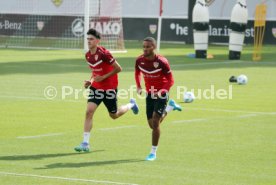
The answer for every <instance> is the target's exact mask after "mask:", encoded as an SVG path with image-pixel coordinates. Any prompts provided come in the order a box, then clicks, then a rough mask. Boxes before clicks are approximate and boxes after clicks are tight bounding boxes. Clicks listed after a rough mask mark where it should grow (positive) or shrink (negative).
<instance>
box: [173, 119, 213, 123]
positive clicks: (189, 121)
mask: <svg viewBox="0 0 276 185" xmlns="http://www.w3.org/2000/svg"><path fill="white" fill-rule="evenodd" d="M207 120H208V119H188V120H185V119H184V120H177V121H173V122H172V123H192V122H201V121H207Z"/></svg>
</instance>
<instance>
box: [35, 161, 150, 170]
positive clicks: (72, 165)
mask: <svg viewBox="0 0 276 185" xmlns="http://www.w3.org/2000/svg"><path fill="white" fill-rule="evenodd" d="M144 161H145V160H141V159H122V160H110V161H95V162H83V163H53V164H49V165H46V166H45V167H42V168H34V169H36V170H43V169H54V168H82V167H91V166H104V165H116V164H125V163H138V162H144Z"/></svg>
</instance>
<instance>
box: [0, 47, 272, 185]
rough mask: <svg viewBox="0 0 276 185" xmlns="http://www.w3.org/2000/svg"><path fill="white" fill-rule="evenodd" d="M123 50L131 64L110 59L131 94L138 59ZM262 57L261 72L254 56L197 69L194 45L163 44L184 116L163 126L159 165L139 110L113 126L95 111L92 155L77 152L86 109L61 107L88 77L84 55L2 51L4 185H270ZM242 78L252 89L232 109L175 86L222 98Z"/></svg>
mask: <svg viewBox="0 0 276 185" xmlns="http://www.w3.org/2000/svg"><path fill="white" fill-rule="evenodd" d="M126 47H127V50H128V53H127V54H114V56H115V57H116V58H117V60H118V62H119V63H120V64H121V65H122V67H123V69H124V70H123V72H121V73H120V74H119V88H120V89H127V88H129V87H130V86H131V85H134V84H135V82H134V73H133V72H134V69H133V65H134V61H135V57H136V56H138V55H139V54H141V51H142V50H141V44H140V43H138V42H128V43H127V44H126ZM263 51H264V52H263V60H262V61H260V62H252V61H251V57H252V47H251V46H245V48H244V52H243V55H242V60H241V61H228V60H227V53H228V51H227V47H224V46H211V47H210V49H209V53H211V54H213V55H214V56H215V58H214V59H210V60H196V59H189V58H188V57H187V54H188V53H191V52H193V48H192V46H191V45H187V46H183V45H176V44H162V49H161V54H163V55H164V56H166V57H167V58H168V59H169V60H170V63H171V66H172V69H173V74H174V77H175V85H174V87H173V88H172V90H171V94H170V97H171V98H174V99H175V100H176V101H177V102H179V103H180V104H181V105H182V106H183V111H182V112H172V113H170V114H169V115H168V117H167V118H166V119H165V121H164V123H162V125H161V129H162V130H161V131H162V135H161V140H160V146H159V148H158V152H157V157H158V159H157V160H156V161H154V162H146V161H144V159H145V157H146V155H147V154H148V152H149V150H150V146H151V139H150V138H151V135H150V134H151V131H150V129H149V128H148V126H147V123H146V115H145V101H144V100H138V103H139V105H140V108H141V112H140V114H139V115H137V116H136V115H133V114H132V112H128V113H127V114H126V115H125V116H124V117H122V118H120V119H118V120H115V121H114V120H111V119H110V118H109V117H108V114H107V111H106V109H105V107H104V106H103V105H101V106H100V108H99V109H98V110H97V113H96V115H95V119H94V130H93V132H92V137H91V144H92V152H91V153H84V154H79V153H76V152H75V151H73V148H74V146H76V145H77V144H79V143H80V142H81V140H82V127H83V120H84V111H85V107H86V101H85V99H84V98H83V97H82V95H79V97H80V98H79V99H75V98H74V95H70V96H68V97H66V99H65V100H62V97H61V94H60V93H61V90H62V86H72V87H73V88H75V89H83V88H82V85H83V81H84V80H85V79H88V78H89V77H90V70H89V69H88V67H87V64H86V63H85V61H84V56H83V52H82V51H71V50H27V49H0V87H1V89H0V102H1V103H0V184H1V185H14V184H18V185H19V184H20V185H34V184H39V185H46V184H47V185H53V184H58V185H69V184H70V185H71V184H72V185H73V184H74V185H83V184H111V185H112V184H141V185H275V184H276V142H275V141H276V125H275V124H276V94H275V92H276V86H275V84H276V61H275V59H276V48H275V46H265V47H264V48H263ZM239 74H246V75H247V76H248V78H249V83H248V84H247V85H245V86H240V85H235V84H233V86H232V90H233V99H225V100H220V99H214V100H206V99H200V100H199V99H198V100H195V101H194V102H193V103H191V104H185V103H181V102H182V99H177V96H176V91H177V88H176V87H177V86H186V87H188V88H189V89H206V88H210V86H211V85H212V84H213V85H214V86H215V88H216V89H220V88H221V89H228V87H229V85H230V84H229V82H228V79H229V77H230V76H231V75H239ZM47 86H54V87H56V88H57V92H58V95H57V97H56V98H55V99H53V100H47V99H45V98H44V94H43V93H44V89H45V88H46V87H47ZM135 96H136V95H135ZM127 102H128V100H127V99H119V105H121V104H124V103H127ZM32 136H34V137H32Z"/></svg>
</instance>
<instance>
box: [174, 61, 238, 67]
mask: <svg viewBox="0 0 276 185" xmlns="http://www.w3.org/2000/svg"><path fill="white" fill-rule="evenodd" d="M237 63H243V61H225V62H203V63H194V64H191V63H189V64H172V65H171V66H172V67H177V66H202V65H217V64H237Z"/></svg>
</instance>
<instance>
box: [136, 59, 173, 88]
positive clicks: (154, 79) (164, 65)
mask: <svg viewBox="0 0 276 185" xmlns="http://www.w3.org/2000/svg"><path fill="white" fill-rule="evenodd" d="M141 73H142V74H143V76H144V81H145V85H146V91H147V92H148V93H157V92H158V91H160V90H161V91H162V90H163V91H167V92H168V91H169V90H170V88H171V86H172V85H173V84H174V79H173V76H172V72H171V68H170V64H169V62H168V60H167V59H166V58H165V57H163V56H161V55H155V58H154V59H153V60H148V59H146V58H145V57H144V55H141V56H139V57H138V58H137V59H136V65H135V80H136V85H137V87H138V88H141V83H140V82H141V77H140V76H141ZM153 89H154V90H153ZM152 91H154V92H152Z"/></svg>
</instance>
